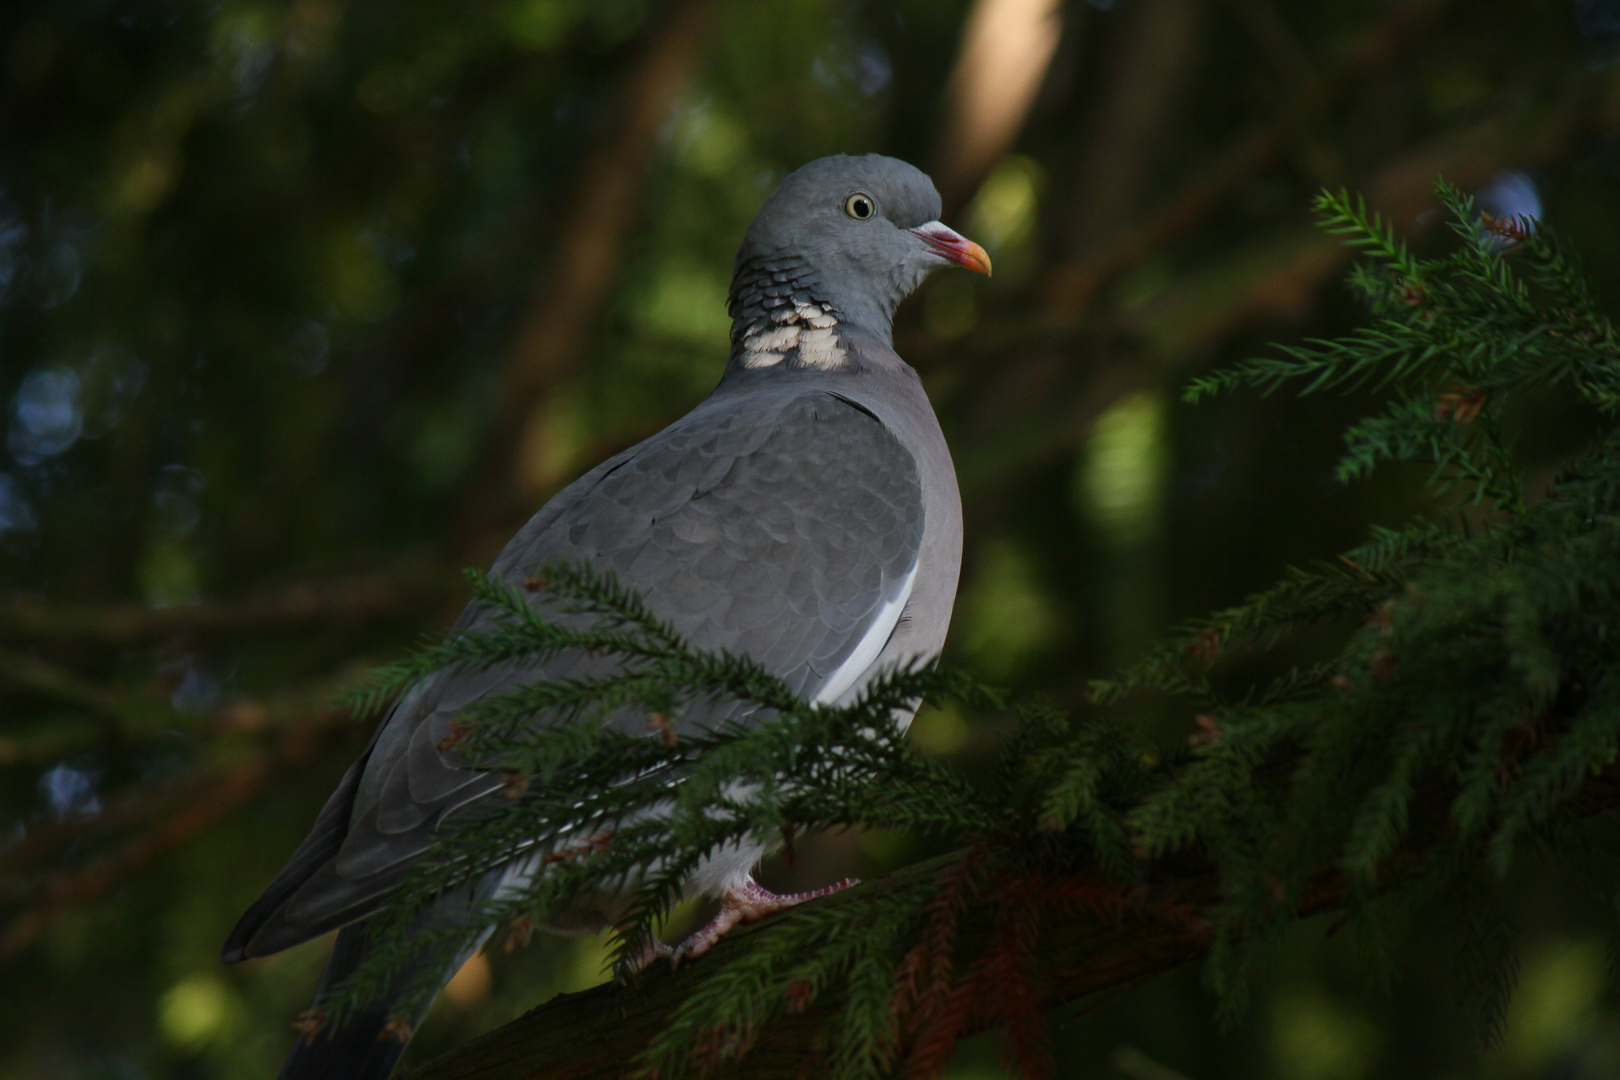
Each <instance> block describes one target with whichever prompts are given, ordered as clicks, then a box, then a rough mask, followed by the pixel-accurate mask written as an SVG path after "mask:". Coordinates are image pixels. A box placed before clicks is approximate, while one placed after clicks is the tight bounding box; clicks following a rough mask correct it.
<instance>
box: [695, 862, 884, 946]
mask: <svg viewBox="0 0 1620 1080" xmlns="http://www.w3.org/2000/svg"><path fill="white" fill-rule="evenodd" d="M858 884H860V881H859V880H858V879H856V878H845V879H844V880H842V881H838V882H834V883H833V884H831V885H828V886H826V887H825V888H820V889H812V890H810V891H809V892H799V893H788V894H787V895H786V896H778V895H777V894H776V893H773V892H771V891H770V890H769V889H767V888H765V887H764V886H763V885H761V884H760V883H759V882H757V881H755V880H754V876H753V875H752V874H750V875H748V876H747V877H746V878H744V879H743V882H742V884H741V885H736V886H733V887H731V888H729V889H727V890H726V894H725V895H724V896H722V897H721V898H720V914H718V915H716V916H715V917H714V919H713V921H711V922H710V923H709V925H708V926H705V927H704V928H703V929H701V930H699V931H697V932H696V933H694V934H692V936H691V937H688V938H687V939H686V940H685V941H683V942H681V943H680V945H679V946H678V947H677V948H676V949H675V955H674V956H673V957H672V959H673V961H674V962H675V963H680V962H681V961H682V960H687V959H691V960H696V959H697V958H698V957H700V956H702V955H703V954H704V953H706V952H708V951H709V950H710V949H712V948H713V947H714V943H715V942H717V941H719V940H720V939H721V938H723V937H725V936H726V933H727V932H728V931H730V930H731V928H732V927H734V926H736V925H737V924H738V923H751V922H758V921H759V920H760V919H763V918H764V917H765V916H767V915H770V914H772V913H774V912H778V911H781V910H782V909H783V908H790V907H793V906H794V905H795V904H802V903H804V902H805V901H806V900H814V899H816V898H817V897H822V896H831V895H832V894H833V893H835V892H841V891H842V890H844V889H847V888H849V887H850V886H851V885H858Z"/></svg>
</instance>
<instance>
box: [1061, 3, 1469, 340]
mask: <svg viewBox="0 0 1620 1080" xmlns="http://www.w3.org/2000/svg"><path fill="white" fill-rule="evenodd" d="M1454 2H1455V0H1420V2H1415V3H1408V4H1396V5H1394V6H1393V7H1392V8H1391V10H1390V13H1389V14H1388V15H1386V16H1385V17H1384V18H1383V19H1381V20H1379V21H1378V22H1376V23H1374V24H1373V25H1372V26H1370V27H1368V29H1367V30H1366V31H1364V32H1363V33H1362V34H1361V35H1359V36H1358V37H1357V38H1356V40H1355V42H1354V44H1353V45H1352V47H1351V48H1349V49H1348V50H1346V51H1345V53H1344V54H1343V57H1342V59H1340V60H1339V61H1338V63H1337V64H1335V65H1334V67H1333V68H1332V70H1331V71H1329V72H1328V73H1327V74H1326V75H1325V76H1324V77H1323V78H1321V79H1320V80H1319V81H1317V82H1315V83H1313V84H1307V85H1304V86H1301V87H1299V88H1297V90H1298V92H1296V93H1291V94H1288V95H1286V96H1285V98H1284V104H1283V105H1282V106H1281V107H1280V108H1279V109H1278V110H1277V112H1276V114H1275V115H1274V116H1272V117H1270V118H1268V119H1266V120H1262V121H1260V122H1259V123H1257V124H1255V125H1254V126H1252V127H1251V128H1249V129H1248V130H1247V131H1245V132H1243V133H1241V134H1239V135H1238V136H1236V137H1235V138H1233V139H1232V140H1231V141H1230V142H1228V143H1227V144H1226V145H1225V146H1224V147H1223V148H1222V149H1221V150H1219V151H1218V152H1216V153H1215V154H1214V155H1213V156H1211V157H1210V158H1209V159H1208V160H1206V161H1204V162H1202V163H1200V164H1199V165H1198V166H1197V167H1196V168H1192V169H1189V170H1188V171H1187V172H1186V174H1185V175H1186V179H1185V180H1183V181H1182V183H1181V184H1180V186H1179V187H1177V188H1176V190H1175V191H1174V192H1173V193H1172V194H1171V195H1170V197H1169V198H1167V199H1165V200H1164V202H1163V203H1162V204H1160V206H1159V207H1158V208H1157V209H1156V210H1155V211H1154V212H1153V213H1152V214H1151V215H1149V216H1148V217H1147V218H1146V220H1144V221H1142V222H1141V223H1140V224H1137V225H1134V226H1131V227H1128V228H1126V229H1124V230H1122V231H1119V232H1116V233H1113V234H1111V235H1106V236H1104V237H1102V240H1103V243H1102V244H1101V246H1100V247H1098V248H1096V249H1095V250H1085V249H1082V252H1081V254H1080V256H1079V257H1078V258H1077V259H1076V260H1075V261H1074V262H1072V263H1070V264H1069V265H1068V266H1066V267H1060V268H1058V269H1056V270H1055V271H1054V272H1053V273H1052V275H1051V279H1050V283H1049V285H1048V288H1047V294H1046V301H1047V305H1048V306H1049V307H1053V308H1061V309H1067V310H1071V311H1080V310H1083V309H1085V308H1087V307H1089V306H1090V305H1091V304H1092V303H1093V302H1094V301H1095V300H1096V298H1097V296H1098V295H1099V294H1100V293H1101V292H1102V290H1103V289H1105V288H1106V287H1107V286H1108V285H1109V284H1111V283H1112V282H1114V281H1116V280H1118V278H1119V277H1120V275H1122V274H1123V273H1125V272H1126V271H1128V270H1130V269H1131V268H1132V267H1135V266H1137V265H1140V264H1141V263H1142V262H1144V261H1145V260H1146V259H1147V258H1148V257H1149V256H1151V255H1152V254H1154V253H1155V252H1156V251H1158V250H1159V249H1160V248H1162V247H1163V246H1164V245H1165V244H1168V243H1170V242H1171V241H1173V240H1175V239H1177V238H1179V237H1182V236H1185V235H1187V234H1188V233H1190V232H1192V230H1193V229H1195V228H1196V227H1197V226H1199V225H1200V224H1202V223H1204V222H1205V221H1207V220H1208V219H1209V216H1210V215H1211V214H1213V213H1214V212H1215V210H1216V208H1217V207H1218V206H1219V205H1220V204H1221V201H1222V200H1223V199H1226V198H1227V197H1229V196H1230V195H1232V194H1233V193H1234V192H1236V191H1237V190H1239V188H1240V187H1241V186H1242V185H1243V184H1244V183H1246V182H1247V181H1248V180H1250V179H1251V178H1253V177H1254V176H1255V175H1256V174H1258V173H1259V172H1260V171H1262V170H1263V169H1265V168H1267V167H1268V166H1269V165H1271V164H1272V163H1273V162H1274V161H1275V160H1276V159H1277V156H1278V155H1279V154H1280V153H1281V152H1282V150H1283V148H1284V147H1285V146H1286V145H1287V143H1288V138H1289V136H1290V135H1291V134H1292V133H1293V132H1295V131H1298V130H1299V129H1300V128H1301V127H1303V126H1304V125H1306V124H1307V123H1308V122H1309V121H1311V120H1312V119H1313V118H1315V117H1317V116H1320V115H1322V114H1323V113H1324V112H1325V111H1326V110H1327V109H1328V108H1329V107H1330V106H1331V105H1332V104H1333V103H1334V102H1335V101H1337V100H1338V99H1339V98H1340V97H1341V96H1342V95H1343V94H1344V93H1345V92H1346V91H1348V90H1349V89H1350V88H1351V87H1353V86H1355V85H1357V84H1358V83H1359V82H1360V80H1362V79H1363V78H1366V77H1367V76H1368V75H1369V74H1372V73H1375V72H1377V71H1378V70H1379V69H1381V68H1382V67H1384V66H1385V65H1386V64H1388V63H1389V62H1390V61H1391V60H1393V59H1394V58H1395V57H1396V56H1397V55H1398V54H1399V53H1400V52H1401V50H1403V49H1405V48H1406V47H1407V46H1409V45H1410V44H1411V43H1412V41H1413V40H1414V39H1415V38H1416V37H1417V36H1418V35H1420V34H1421V33H1422V32H1423V31H1425V30H1427V29H1428V28H1430V27H1431V26H1433V25H1434V23H1435V22H1436V21H1437V20H1438V19H1439V17H1440V16H1441V15H1442V14H1444V12H1445V11H1446V9H1447V8H1449V7H1450V6H1452V4H1453V3H1454ZM1127 220H1128V219H1127Z"/></svg>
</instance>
